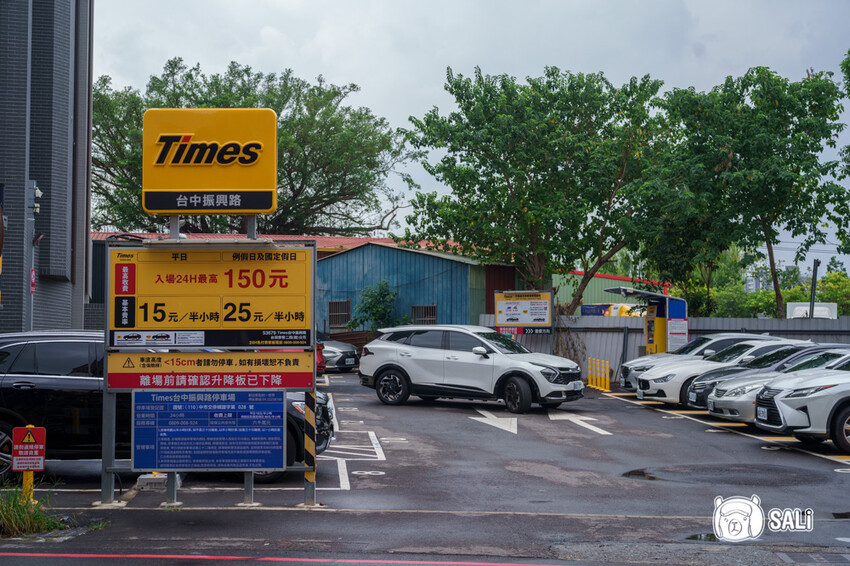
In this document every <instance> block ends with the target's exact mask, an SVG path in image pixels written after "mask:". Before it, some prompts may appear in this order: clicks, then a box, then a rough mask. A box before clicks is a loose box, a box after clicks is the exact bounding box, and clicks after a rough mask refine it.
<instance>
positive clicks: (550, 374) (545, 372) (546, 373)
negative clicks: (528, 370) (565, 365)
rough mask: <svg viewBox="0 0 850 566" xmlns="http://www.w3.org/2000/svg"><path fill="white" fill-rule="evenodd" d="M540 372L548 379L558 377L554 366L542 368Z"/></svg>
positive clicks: (552, 379)
mask: <svg viewBox="0 0 850 566" xmlns="http://www.w3.org/2000/svg"><path fill="white" fill-rule="evenodd" d="M540 373H541V374H543V377H545V378H546V381H554V380H555V378H556V377H558V372H557V371H556V370H554V369H552V368H541V370H540Z"/></svg>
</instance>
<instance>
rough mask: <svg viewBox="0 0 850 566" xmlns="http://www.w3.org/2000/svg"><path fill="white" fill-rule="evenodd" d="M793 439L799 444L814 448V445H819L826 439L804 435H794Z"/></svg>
mask: <svg viewBox="0 0 850 566" xmlns="http://www.w3.org/2000/svg"><path fill="white" fill-rule="evenodd" d="M794 438H796V439H797V440H799V441H800V442H802V443H803V444H805V445H806V446H814V445H815V444H820V443H821V442H823V441H824V440H826V438H821V437H818V436H808V435H806V434H800V435H797V434H795V435H794Z"/></svg>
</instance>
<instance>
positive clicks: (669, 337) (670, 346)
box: [605, 287, 688, 354]
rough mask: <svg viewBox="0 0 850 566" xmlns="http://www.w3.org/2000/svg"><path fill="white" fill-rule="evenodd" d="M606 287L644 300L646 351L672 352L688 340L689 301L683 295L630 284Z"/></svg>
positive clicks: (649, 352) (613, 291) (653, 352)
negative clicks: (664, 292)
mask: <svg viewBox="0 0 850 566" xmlns="http://www.w3.org/2000/svg"><path fill="white" fill-rule="evenodd" d="M605 290H606V291H607V292H609V293H616V294H618V295H620V296H621V297H629V298H633V299H640V300H642V301H645V302H646V317H645V322H644V336H645V337H646V353H647V354H661V353H665V352H672V351H673V350H677V349H679V348H680V347H682V346H684V345H685V344H687V343H688V302H687V301H686V300H685V299H680V298H678V297H671V296H670V295H662V294H661V293H653V292H651V291H642V290H640V289H633V288H631V287H612V288H610V289H605Z"/></svg>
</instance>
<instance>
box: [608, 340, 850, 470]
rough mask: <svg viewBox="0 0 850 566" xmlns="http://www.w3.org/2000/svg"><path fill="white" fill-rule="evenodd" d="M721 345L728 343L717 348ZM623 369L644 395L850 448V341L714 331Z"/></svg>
mask: <svg viewBox="0 0 850 566" xmlns="http://www.w3.org/2000/svg"><path fill="white" fill-rule="evenodd" d="M729 340H734V341H733V342H732V343H731V344H730V343H729V342H727V341H729ZM717 345H726V347H725V348H724V349H722V350H720V351H717V352H714V351H713V347H712V346H714V347H716V346H717ZM695 352H702V357H699V356H698V354H695ZM620 375H621V385H624V386H626V387H628V385H629V384H630V383H634V384H635V386H636V393H637V397H638V398H639V399H654V400H658V401H662V402H665V403H674V404H680V405H684V406H688V407H692V408H695V409H707V410H708V412H709V413H710V414H711V415H713V416H716V417H719V418H722V419H727V420H730V421H735V422H743V423H750V424H754V425H755V426H757V427H759V428H762V429H765V430H769V431H773V432H781V433H785V434H791V435H793V436H794V437H795V438H797V439H799V440H800V441H802V442H806V443H817V442H822V441H824V440H827V439H831V440H832V441H833V443H834V444H835V446H836V447H837V448H839V449H840V450H842V451H843V452H845V453H848V454H850V344H816V343H812V342H809V341H801V340H783V339H778V338H775V337H770V336H762V335H744V334H741V335H737V336H732V335H728V334H716V335H709V336H704V337H701V338H698V339H696V340H694V341H692V342H689V343H688V344H687V345H685V346H684V347H683V348H681V349H680V350H679V351H678V353H673V354H666V355H656V356H644V357H642V358H638V359H636V360H632V361H630V362H628V363H627V364H624V365H623V369H622V370H621V374H620Z"/></svg>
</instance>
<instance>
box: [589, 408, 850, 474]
mask: <svg viewBox="0 0 850 566" xmlns="http://www.w3.org/2000/svg"><path fill="white" fill-rule="evenodd" d="M603 395H606V396H609V397H612V398H614V399H619V400H620V401H625V402H626V403H631V404H632V405H643V404H644V403H643V402H642V401H632V400H631V399H627V398H626V397H624V396H615V395H611V394H610V393H603ZM648 408H649V409H652V410H653V411H657V412H659V413H664V414H667V415H676V416H679V417H681V418H683V419H688V420H689V421H694V422H695V423H699V424H702V425H705V424H707V425H711V426H714V427H717V429H719V430H727V431H729V432H731V433H734V434H737V435H740V436H746V437H747V438H752V439H753V440H758V441H761V442H769V443H771V444H773V445H776V446H777V447H778V446H780V445H782V444H783V443H784V442H787V441H784V440H782V438H783V437H781V436H780V437H767V436H760V435H756V434H750V433H747V432H742V431H740V430H735V429H734V428H732V427H733V426H736V425H735V424H733V423H729V424H727V423H707V422H705V421H704V420H702V419H698V418H696V417H692V416H690V415H683V414H681V413H682V411H674V410H666V409H661V408H659V407H648ZM725 427H729V428H725ZM795 440H796V439H795ZM785 448H787V449H788V450H795V451H797V452H802V453H803V454H810V455H812V456H816V457H818V458H822V459H824V460H829V461H830V462H838V463H845V462H844V461H843V456H833V455H830V454H818V453H817V452H812V451H811V450H804V449H803V448H799V447H797V446H787V445H786V446H785Z"/></svg>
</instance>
